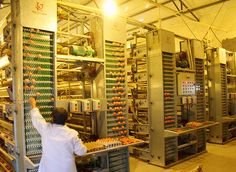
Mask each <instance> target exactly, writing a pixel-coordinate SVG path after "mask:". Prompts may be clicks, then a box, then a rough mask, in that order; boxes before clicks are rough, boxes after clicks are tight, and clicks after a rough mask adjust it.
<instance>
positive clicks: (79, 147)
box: [73, 132, 87, 156]
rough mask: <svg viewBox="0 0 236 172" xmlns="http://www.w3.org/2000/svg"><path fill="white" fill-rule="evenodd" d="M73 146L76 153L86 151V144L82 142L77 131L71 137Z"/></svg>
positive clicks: (80, 153) (82, 153)
mask: <svg viewBox="0 0 236 172" xmlns="http://www.w3.org/2000/svg"><path fill="white" fill-rule="evenodd" d="M73 146H74V153H75V154H76V155H79V156H81V155H84V154H85V153H86V152H87V148H86V146H85V145H84V144H83V142H82V140H81V139H80V138H79V137H78V133H77V132H76V134H75V136H74V138H73Z"/></svg>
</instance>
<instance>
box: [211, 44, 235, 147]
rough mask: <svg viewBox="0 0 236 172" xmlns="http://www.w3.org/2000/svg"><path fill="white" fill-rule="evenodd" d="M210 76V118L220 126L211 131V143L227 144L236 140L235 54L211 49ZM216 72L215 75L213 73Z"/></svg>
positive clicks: (219, 49) (220, 49)
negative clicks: (235, 102) (235, 101)
mask: <svg viewBox="0 0 236 172" xmlns="http://www.w3.org/2000/svg"><path fill="white" fill-rule="evenodd" d="M207 55H208V59H209V60H210V62H211V65H210V66H209V71H208V73H209V76H210V79H211V87H210V88H209V95H210V97H209V98H210V102H211V103H210V118H211V119H214V120H216V121H218V122H219V123H220V125H219V126H216V127H214V128H212V129H211V130H210V138H209V142H212V143H218V144H225V143H227V142H229V141H231V140H233V139H235V136H236V133H235V125H236V123H235V121H236V117H235V107H236V106H235V104H234V100H235V96H234V95H235V78H234V75H235V70H234V67H235V54H234V53H233V52H228V51H226V50H224V49H222V48H217V49H209V50H208V53H207ZM213 72H214V73H213Z"/></svg>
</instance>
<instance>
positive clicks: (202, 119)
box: [127, 30, 215, 167]
mask: <svg viewBox="0 0 236 172" xmlns="http://www.w3.org/2000/svg"><path fill="white" fill-rule="evenodd" d="M135 36H137V35H135ZM135 36H134V40H136V39H137V38H138V37H137V38H136V37H135ZM142 37H143V36H142ZM140 39H141V38H140ZM145 39H146V41H144V42H145V45H142V46H141V45H139V44H138V42H139V41H136V42H137V43H136V44H135V45H132V44H131V49H130V50H129V55H128V61H129V63H128V65H130V66H132V67H130V68H129V70H128V72H127V73H128V74H129V75H130V77H131V79H130V80H128V81H131V82H130V83H128V86H129V89H130V91H129V98H130V100H131V102H130V103H129V106H130V112H129V113H131V114H130V120H129V121H130V134H131V135H133V136H134V137H136V138H142V139H143V140H145V139H146V140H145V141H146V142H145V146H143V145H142V146H136V147H132V148H131V153H132V154H133V155H134V156H137V157H139V158H141V159H144V160H147V161H149V163H151V164H155V165H158V166H164V167H168V166H171V165H173V164H176V163H178V162H181V161H183V160H186V159H189V158H191V157H193V156H196V155H198V154H200V153H203V152H205V150H206V128H207V127H210V126H212V125H215V123H214V122H209V121H207V118H206V106H205V59H204V51H203V46H202V44H201V42H198V41H196V40H191V41H189V44H187V46H186V47H187V48H188V49H190V51H191V52H190V53H189V56H190V55H191V56H192V58H193V59H192V60H189V63H191V67H190V68H177V67H176V54H175V36H174V34H173V33H171V32H168V31H165V30H157V31H151V32H148V33H147V34H146V36H145ZM137 40H138V39H137ZM186 42H187V41H186ZM143 47H145V48H143ZM145 49H146V54H145V53H143V52H144V50H145ZM191 53H192V54H191ZM138 60H140V61H138ZM142 64H144V65H146V66H147V67H146V69H147V71H142V68H139V66H140V65H142ZM138 69H141V71H142V72H144V74H143V73H140V72H139V70H138ZM135 78H136V79H135ZM137 78H139V79H140V80H138V79H137ZM145 79H146V80H145ZM141 81H144V82H145V84H146V87H145V86H144V87H142V88H140V89H139V88H138V87H137V86H138V85H139V84H140V82H141ZM145 88H147V90H145ZM143 94H144V95H146V97H145V96H143ZM139 97H142V100H139V99H140V98H139ZM145 98H146V99H145ZM143 107H145V108H146V110H147V111H148V112H147V114H146V113H141V114H142V115H143V114H146V116H145V115H144V116H143V118H141V119H140V117H139V113H138V112H139V110H140V109H141V110H142V108H143ZM145 112H146V111H145ZM137 117H139V119H140V120H139V121H138V120H137V121H138V122H137V121H136V120H135V119H136V118H137ZM144 119H145V120H144ZM140 121H142V122H144V121H145V126H143V124H141V123H140ZM139 133H141V134H139Z"/></svg>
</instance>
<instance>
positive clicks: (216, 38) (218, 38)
mask: <svg viewBox="0 0 236 172" xmlns="http://www.w3.org/2000/svg"><path fill="white" fill-rule="evenodd" d="M210 30H211V31H212V33H213V35H214V36H215V38H216V39H217V41H219V43H220V45H222V42H221V41H220V39H219V38H218V36H217V35H216V33H215V32H214V31H213V29H212V28H210Z"/></svg>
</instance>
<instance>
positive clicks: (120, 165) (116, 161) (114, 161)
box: [108, 148, 129, 172]
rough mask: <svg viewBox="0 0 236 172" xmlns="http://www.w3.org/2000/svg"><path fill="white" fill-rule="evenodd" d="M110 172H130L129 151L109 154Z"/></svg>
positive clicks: (124, 150) (121, 150)
mask: <svg viewBox="0 0 236 172" xmlns="http://www.w3.org/2000/svg"><path fill="white" fill-rule="evenodd" d="M108 156H109V171H110V172H128V171H129V163H128V162H129V159H128V149H127V148H125V149H119V150H117V151H112V152H109V154H108Z"/></svg>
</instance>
